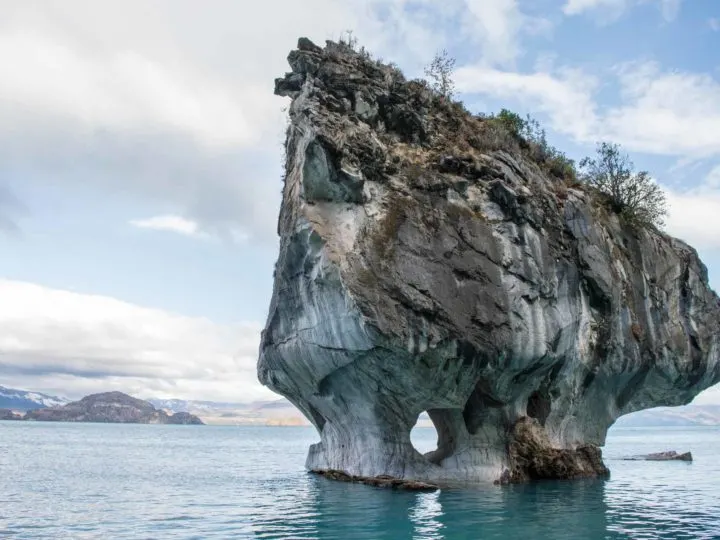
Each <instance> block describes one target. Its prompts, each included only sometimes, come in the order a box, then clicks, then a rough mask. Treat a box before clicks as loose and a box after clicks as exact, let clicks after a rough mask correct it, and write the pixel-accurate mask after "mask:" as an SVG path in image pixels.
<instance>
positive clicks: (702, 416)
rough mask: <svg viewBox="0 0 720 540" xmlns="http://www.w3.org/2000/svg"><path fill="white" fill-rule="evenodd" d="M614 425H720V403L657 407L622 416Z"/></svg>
mask: <svg viewBox="0 0 720 540" xmlns="http://www.w3.org/2000/svg"><path fill="white" fill-rule="evenodd" d="M615 426H616V427H653V426H720V405H685V406H684V407H657V408H655V409H646V410H644V411H638V412H635V413H632V414H628V415H626V416H623V417H621V418H619V419H618V420H617V422H615Z"/></svg>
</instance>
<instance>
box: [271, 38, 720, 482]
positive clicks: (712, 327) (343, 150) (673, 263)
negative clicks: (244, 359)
mask: <svg viewBox="0 0 720 540" xmlns="http://www.w3.org/2000/svg"><path fill="white" fill-rule="evenodd" d="M288 60H289V63H290V66H291V68H292V71H291V72H290V73H288V74H286V75H285V77H283V78H280V79H278V80H276V84H275V91H276V93H277V94H278V95H282V96H289V97H290V98H291V99H292V102H291V106H290V110H289V114H290V124H289V127H288V134H287V143H286V150H287V152H286V154H287V162H286V176H285V181H284V188H283V203H282V207H281V211H280V218H279V222H278V233H279V235H280V254H279V258H278V262H277V266H276V272H275V287H274V293H273V298H272V301H271V306H270V312H269V316H268V321H267V325H266V328H265V330H264V332H263V337H262V343H261V350H260V359H259V362H258V377H259V379H260V381H261V382H262V383H263V384H265V385H267V386H269V387H270V388H272V389H273V390H275V391H277V392H278V393H280V394H282V395H284V396H285V397H287V398H288V399H289V400H290V401H291V402H293V403H294V404H295V405H296V406H297V407H298V408H299V409H300V410H301V411H302V412H303V413H304V414H305V415H306V416H307V417H308V419H309V420H310V421H311V422H312V423H313V424H314V425H315V427H316V428H317V429H318V432H319V434H320V439H321V440H320V442H319V443H318V444H316V445H313V446H312V447H311V448H310V452H309V455H308V459H307V467H308V468H309V469H311V470H315V471H322V470H326V471H343V472H344V473H345V474H347V475H349V476H351V477H363V478H375V477H387V476H390V477H393V478H399V479H412V480H417V481H423V482H431V483H438V482H456V481H460V482H479V481H502V482H505V481H513V482H516V481H526V480H534V479H541V478H559V477H563V478H575V477H580V476H593V475H604V474H606V473H607V469H606V468H605V466H604V465H603V464H602V459H601V457H600V452H599V448H598V447H599V446H601V445H602V444H603V442H604V438H605V433H606V431H607V429H608V427H609V426H610V425H611V424H612V423H613V422H614V421H615V419H617V418H618V417H619V416H621V415H623V414H626V413H629V412H632V411H636V410H639V409H643V408H648V407H653V406H658V405H679V404H684V403H687V402H689V401H690V400H691V399H692V398H693V397H694V396H695V395H696V394H697V393H698V392H700V391H701V390H703V389H704V388H706V387H708V386H710V385H712V384H714V383H716V382H718V381H719V380H720V358H719V357H720V348H719V345H720V344H719V343H718V341H719V340H720V303H719V301H718V297H717V296H716V295H715V293H714V292H713V291H712V290H711V289H710V287H709V286H708V278H707V271H706V269H705V267H704V266H703V264H702V262H701V261H700V260H699V258H698V256H697V253H696V252H695V251H694V250H693V249H692V248H691V247H690V246H688V245H687V244H685V243H683V242H681V241H680V240H677V239H674V238H671V237H669V236H667V235H665V234H663V233H662V232H660V231H657V230H654V229H638V228H637V227H635V226H633V225H631V224H629V223H626V222H625V221H624V220H623V219H622V217H621V216H619V215H616V214H614V213H613V212H612V211H610V210H608V209H606V208H604V207H602V205H600V204H599V203H598V202H597V201H596V197H595V196H594V195H593V193H592V192H590V191H587V190H586V189H584V188H583V187H582V186H574V187H568V186H567V185H566V184H565V183H564V181H563V180H561V179H558V178H555V177H553V176H552V175H551V174H549V173H546V172H545V171H544V170H543V169H542V168H541V167H540V166H539V165H538V164H537V163H535V162H534V161H533V160H532V159H531V157H530V156H528V155H527V154H526V153H524V152H523V151H522V149H520V148H519V147H518V146H517V143H514V142H513V141H509V140H508V141H505V140H499V141H498V138H497V135H496V134H495V132H494V131H492V129H491V125H490V123H489V122H488V121H487V120H486V119H484V118H482V117H478V116H473V115H471V114H470V113H468V112H467V111H466V110H465V109H464V108H463V107H462V106H461V105H459V104H456V103H452V102H449V101H448V100H446V99H444V98H443V97H441V96H438V95H436V94H435V93H433V92H432V91H431V90H429V89H428V88H427V87H426V86H425V85H424V84H422V83H421V82H418V81H407V80H405V78H404V77H403V75H402V74H401V73H400V72H399V71H398V70H397V69H396V68H394V67H391V66H386V65H383V64H381V63H378V62H375V61H373V60H371V59H369V58H368V57H367V56H365V55H362V54H359V53H357V52H355V51H353V50H351V49H350V48H348V47H346V46H344V45H342V44H336V43H332V42H328V43H327V45H326V47H324V48H321V47H318V46H316V45H314V44H312V43H311V42H309V41H308V40H305V39H301V40H300V42H299V43H298V49H297V50H295V51H292V52H291V53H290V56H289V58H288ZM423 411H428V414H429V415H430V418H431V420H432V421H433V423H434V424H435V426H436V428H437V431H438V448H437V450H435V451H434V452H431V453H429V454H426V455H421V454H420V453H419V452H417V450H415V449H414V448H413V446H412V444H411V442H410V430H411V428H412V427H413V425H414V424H415V422H416V420H417V417H418V415H419V414H420V413H421V412H423Z"/></svg>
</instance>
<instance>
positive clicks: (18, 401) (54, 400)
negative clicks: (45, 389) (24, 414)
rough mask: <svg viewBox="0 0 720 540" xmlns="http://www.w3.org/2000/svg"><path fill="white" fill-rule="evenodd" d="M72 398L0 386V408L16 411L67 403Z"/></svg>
mask: <svg viewBox="0 0 720 540" xmlns="http://www.w3.org/2000/svg"><path fill="white" fill-rule="evenodd" d="M69 402H70V400H69V399H67V398H64V397H58V396H49V395H47V394H41V393H39V392H28V391H26V390H17V389H15V388H6V387H4V386H0V409H12V410H15V411H31V410H33V409H42V408H44V407H56V406H58V405H65V404H66V403H69Z"/></svg>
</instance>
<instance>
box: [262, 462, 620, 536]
mask: <svg viewBox="0 0 720 540" xmlns="http://www.w3.org/2000/svg"><path fill="white" fill-rule="evenodd" d="M307 482H308V484H309V490H308V497H305V498H303V501H302V502H303V504H310V505H311V507H307V508H303V509H302V510H300V509H298V508H295V509H294V511H293V515H295V516H297V515H302V516H308V517H309V516H312V517H311V518H310V519H309V520H308V519H300V520H298V519H297V518H292V519H289V518H287V517H286V516H278V519H277V521H275V522H274V523H269V522H268V521H267V520H260V521H259V522H257V523H256V525H257V527H256V535H257V537H260V538H271V537H275V538H288V537H293V538H339V537H342V538H349V539H352V538H357V539H361V538H362V539H368V538H373V539H374V538H378V539H380V538H388V539H390V538H392V539H397V538H416V539H426V540H438V539H449V538H452V539H455V538H458V539H461V538H468V539H470V538H483V539H492V538H558V539H563V538H568V539H570V538H572V539H576V538H590V539H592V538H603V539H606V538H618V537H624V536H622V535H620V533H613V532H611V531H609V528H608V523H607V517H606V516H607V507H606V504H605V498H604V482H602V481H580V482H557V483H544V484H536V485H524V486H510V487H502V488H501V487H495V486H487V487H485V488H475V489H452V490H442V491H439V492H435V493H406V492H395V491H391V490H385V489H378V488H372V487H368V486H362V485H353V484H344V483H338V482H333V481H329V480H326V479H324V478H318V477H313V476H308V478H307ZM296 502H300V501H296ZM274 533H276V535H274Z"/></svg>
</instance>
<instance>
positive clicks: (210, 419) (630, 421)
mask: <svg viewBox="0 0 720 540" xmlns="http://www.w3.org/2000/svg"><path fill="white" fill-rule="evenodd" d="M149 401H150V402H151V403H153V404H154V405H155V406H156V407H158V408H162V409H165V410H168V411H172V412H179V411H186V412H191V413H192V414H195V415H197V416H199V417H200V418H202V419H203V420H204V421H205V422H206V423H208V424H233V425H309V422H308V421H307V419H306V418H305V417H304V416H303V415H302V414H301V413H300V411H298V410H297V409H296V408H295V407H294V406H293V405H292V403H290V402H289V401H287V400H286V399H277V400H272V401H255V402H252V403H228V402H213V401H185V400H179V399H165V400H162V399H151V400H149ZM418 426H423V427H429V426H432V422H431V421H430V419H429V418H428V416H427V414H425V413H423V414H421V415H420V418H419V419H418ZM615 426H617V427H643V426H647V427H651V426H720V405H686V406H684V407H659V408H655V409H648V410H645V411H639V412H636V413H632V414H628V415H626V416H623V417H622V418H620V419H618V421H617V422H616V423H615Z"/></svg>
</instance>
